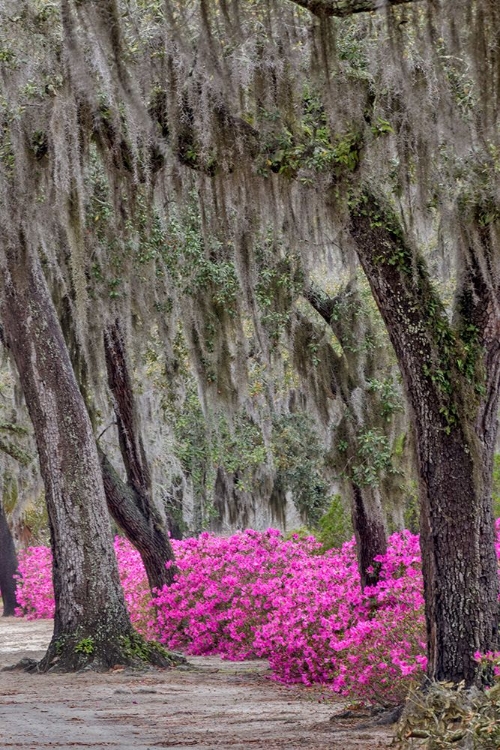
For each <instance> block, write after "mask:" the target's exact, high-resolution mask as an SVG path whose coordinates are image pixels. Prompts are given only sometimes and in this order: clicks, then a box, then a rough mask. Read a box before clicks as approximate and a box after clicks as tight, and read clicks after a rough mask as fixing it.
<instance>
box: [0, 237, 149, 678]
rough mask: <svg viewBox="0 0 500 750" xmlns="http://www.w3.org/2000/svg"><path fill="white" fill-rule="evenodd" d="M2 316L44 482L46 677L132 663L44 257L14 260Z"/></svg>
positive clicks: (21, 251)
mask: <svg viewBox="0 0 500 750" xmlns="http://www.w3.org/2000/svg"><path fill="white" fill-rule="evenodd" d="M1 283H2V288H1V293H2V294H1V318H2V322H3V325H4V336H5V340H6V343H7V346H8V347H9V349H10V352H11V354H12V356H13V359H14V361H15V363H16V366H17V369H18V373H19V378H20V382H21V385H22V388H23V393H24V397H25V399H26V404H27V407H28V410H29V414H30V417H31V421H32V423H33V427H34V432H35V438H36V443H37V447H38V453H39V460H40V469H41V473H42V477H43V480H44V484H45V495H46V502H47V509H48V516H49V525H50V534H51V546H52V553H53V560H54V562H53V582H54V593H55V600H56V611H55V621H54V634H53V637H52V641H51V643H50V645H49V648H48V651H47V654H46V656H45V657H44V659H43V660H42V661H41V662H40V665H39V669H40V670H42V671H46V670H48V669H51V668H53V667H55V668H57V669H60V670H75V669H80V668H81V667H82V666H84V665H85V664H88V663H92V664H93V666H94V667H95V668H108V667H111V666H113V665H114V664H117V663H127V662H130V661H131V651H132V649H131V644H132V643H135V639H136V638H138V636H137V635H136V634H135V633H134V631H133V629H132V627H131V624H130V619H129V616H128V613H127V610H126V607H125V602H124V597H123V591H122V589H121V586H120V581H119V577H118V567H117V563H116V558H115V555H114V552H113V544H112V538H111V527H110V521H109V516H108V514H107V510H106V503H105V497H104V488H103V481H102V474H101V467H100V464H99V458H98V455H97V451H96V446H95V439H94V435H93V433H92V428H91V425H90V421H89V417H88V414H87V410H86V408H85V405H84V402H83V399H82V396H81V394H80V391H79V389H78V386H77V383H76V380H75V377H74V373H73V370H72V367H71V363H70V360H69V355H68V351H67V349H66V346H65V343H64V339H63V336H62V332H61V328H60V326H59V323H58V320H57V316H56V312H55V308H54V305H53V303H52V300H51V298H50V294H49V291H48V288H47V284H46V281H45V278H44V276H43V272H42V269H41V266H40V262H39V260H38V257H37V255H36V253H33V252H32V251H31V250H30V249H28V248H27V247H26V243H25V241H24V237H23V236H20V242H19V245H18V247H16V248H15V249H12V248H9V249H8V250H7V253H6V261H5V266H4V269H3V273H2V281H1Z"/></svg>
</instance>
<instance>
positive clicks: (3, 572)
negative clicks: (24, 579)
mask: <svg viewBox="0 0 500 750" xmlns="http://www.w3.org/2000/svg"><path fill="white" fill-rule="evenodd" d="M16 573H17V557H16V548H15V547H14V540H13V539H12V534H11V533H10V529H9V524H8V523H7V518H6V516H5V511H4V509H3V506H2V503H1V502H0V592H1V594H2V599H3V617H12V616H13V615H14V612H15V609H16V607H17V606H18V603H17V599H16V579H15V578H14V575H15V574H16Z"/></svg>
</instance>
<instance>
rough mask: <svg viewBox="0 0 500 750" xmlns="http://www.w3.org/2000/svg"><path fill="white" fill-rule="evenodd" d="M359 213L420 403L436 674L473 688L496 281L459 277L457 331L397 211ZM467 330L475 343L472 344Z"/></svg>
mask: <svg viewBox="0 0 500 750" xmlns="http://www.w3.org/2000/svg"><path fill="white" fill-rule="evenodd" d="M351 218H352V235H353V237H354V239H355V241H356V244H357V250H358V255H359V257H360V260H361V263H362V265H363V268H364V269H365V272H366V275H367V277H368V280H369V282H370V286H371V288H372V292H373V294H374V297H375V299H376V301H377V304H378V306H379V309H380V312H381V314H382V316H383V318H384V320H385V323H386V325H387V330H388V332H389V335H390V337H391V341H392V344H393V346H394V349H395V351H396V355H397V357H398V361H399V364H400V368H401V372H402V375H403V380H404V383H405V386H406V390H407V393H408V398H409V402H410V404H411V407H412V411H413V425H414V429H415V436H416V446H417V467H418V473H419V486H420V517H421V549H422V567H423V576H424V587H425V602H426V623H427V637H428V657H429V660H428V676H429V678H431V679H433V680H444V681H452V682H455V683H457V682H460V681H461V680H464V681H465V683H466V685H471V684H473V683H474V682H476V681H477V680H478V679H479V677H478V668H477V663H476V662H475V660H474V654H475V652H477V651H480V652H486V651H492V650H496V648H497V646H498V622H499V611H498V588H499V584H498V567H497V560H496V553H495V540H494V521H493V512H492V503H491V475H492V462H493V452H494V446H495V440H496V433H497V410H498V396H499V378H500V343H499V332H500V321H499V320H498V317H497V312H496V311H497V310H498V303H492V301H491V300H490V299H489V292H488V289H489V287H487V285H484V288H482V289H481V288H479V287H480V285H481V284H482V283H484V282H482V281H481V271H480V270H479V269H478V268H477V269H474V268H471V267H470V268H469V269H468V271H467V274H465V276H466V278H465V277H464V279H463V280H462V298H464V299H467V300H468V309H467V310H465V309H463V310H462V311H461V314H462V316H463V324H464V325H462V327H461V328H460V327H456V326H455V328H453V329H452V328H451V327H450V324H449V323H448V320H447V317H446V314H445V312H444V310H442V307H441V306H440V304H439V300H438V299H437V297H436V295H435V293H434V290H433V287H432V284H431V282H430V280H429V277H428V273H427V270H426V268H425V264H424V261H423V260H422V259H421V258H415V256H414V253H413V252H412V251H411V249H409V248H408V247H407V246H406V245H405V242H404V238H403V234H402V232H401V230H400V229H399V228H398V226H397V223H396V220H395V218H394V216H393V215H391V213H390V211H386V210H385V209H384V208H383V207H381V206H380V205H378V204H377V202H376V201H375V200H374V199H373V198H372V197H371V196H364V197H363V199H362V200H361V202H360V205H359V206H358V208H357V209H354V210H353V212H352V217H351ZM372 218H373V221H372ZM470 257H473V253H472V251H471V253H470ZM462 329H463V331H464V332H465V334H467V335H469V334H470V332H471V331H472V332H473V335H474V336H475V339H473V340H471V341H468V342H467V339H465V338H464V334H462V333H461V330H462ZM471 369H473V371H472V372H471ZM481 370H482V371H483V375H484V373H485V377H484V384H481V381H480V373H481Z"/></svg>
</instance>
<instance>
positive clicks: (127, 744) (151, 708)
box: [0, 618, 390, 750]
mask: <svg viewBox="0 0 500 750" xmlns="http://www.w3.org/2000/svg"><path fill="white" fill-rule="evenodd" d="M51 630H52V623H51V622H49V621H47V620H45V621H44V620H38V621H32V622H29V621H26V620H19V619H14V618H0V669H1V668H2V667H4V666H6V665H10V664H12V663H14V662H16V661H18V660H19V659H20V658H21V657H23V656H28V657H31V658H38V657H40V656H42V654H43V649H44V648H45V647H46V645H47V643H48V641H49V638H50V635H51ZM341 709H342V703H341V702H339V701H335V700H334V701H331V699H328V700H326V702H325V693H324V692H322V691H321V690H318V689H317V688H307V687H285V686H282V685H278V684H276V683H274V682H272V681H270V680H269V673H268V670H267V665H266V662H263V661H258V662H244V663H232V662H227V661H222V660H221V659H218V658H214V657H195V658H190V666H189V667H185V666H184V667H178V668H177V669H174V670H169V671H151V672H141V673H132V674H131V673H127V672H126V671H116V672H113V673H111V674H104V675H100V674H94V673H90V672H84V673H79V674H76V675H31V674H26V673H23V672H17V671H16V672H0V748H1V750H7V749H8V748H23V750H41V748H58V749H59V750H74V748H117V749H119V750H154V749H155V748H174V750H185V749H186V748H192V747H196V748H197V749H198V750H216V749H217V750H221V749H222V750H224V749H225V748H227V749H228V750H229V749H230V750H240V749H242V748H255V750H260V749H262V750H264V749H265V750H275V749H277V748H287V750H298V749H299V748H300V749H301V750H302V749H303V748H306V749H307V750H351V749H352V750H375V748H384V747H387V746H388V745H389V743H390V731H389V730H384V729H380V728H375V729H365V730H362V729H358V728H356V722H349V721H346V720H342V721H340V720H335V721H333V722H332V721H330V718H331V716H332V714H334V713H336V712H338V711H339V710H341Z"/></svg>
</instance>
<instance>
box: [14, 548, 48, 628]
mask: <svg viewBox="0 0 500 750" xmlns="http://www.w3.org/2000/svg"><path fill="white" fill-rule="evenodd" d="M18 562H19V572H20V573H21V577H20V576H18V579H19V580H18V586H17V601H18V603H19V608H18V609H17V610H16V614H17V615H25V616H26V617H27V619H28V620H38V619H43V618H51V617H54V608H55V607H54V589H53V587H52V553H51V551H50V549H49V548H48V547H28V548H27V549H25V550H22V551H21V552H20V553H19V555H18Z"/></svg>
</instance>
